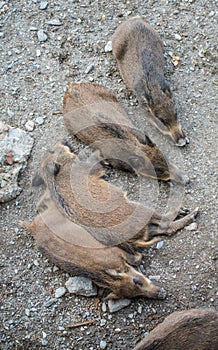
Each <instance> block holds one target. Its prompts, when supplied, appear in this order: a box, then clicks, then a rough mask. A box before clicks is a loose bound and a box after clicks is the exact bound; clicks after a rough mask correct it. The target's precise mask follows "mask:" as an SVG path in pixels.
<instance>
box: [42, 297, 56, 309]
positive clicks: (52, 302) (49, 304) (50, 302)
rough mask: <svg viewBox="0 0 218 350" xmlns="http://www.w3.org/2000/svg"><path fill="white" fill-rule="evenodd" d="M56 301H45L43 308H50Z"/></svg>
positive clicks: (54, 299)
mask: <svg viewBox="0 0 218 350" xmlns="http://www.w3.org/2000/svg"><path fill="white" fill-rule="evenodd" d="M56 301H57V298H52V299H49V300H48V301H46V303H45V304H44V305H45V307H50V306H52V304H54V303H56Z"/></svg>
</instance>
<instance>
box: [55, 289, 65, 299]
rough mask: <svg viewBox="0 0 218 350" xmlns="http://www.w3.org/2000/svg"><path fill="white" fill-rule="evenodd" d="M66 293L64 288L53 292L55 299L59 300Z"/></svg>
mask: <svg viewBox="0 0 218 350" xmlns="http://www.w3.org/2000/svg"><path fill="white" fill-rule="evenodd" d="M65 293H66V288H64V287H60V288H58V289H56V291H55V298H61V297H62V296H63V295H64V294H65Z"/></svg>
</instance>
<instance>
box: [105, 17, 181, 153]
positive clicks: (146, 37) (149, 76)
mask: <svg viewBox="0 0 218 350" xmlns="http://www.w3.org/2000/svg"><path fill="white" fill-rule="evenodd" d="M112 48H113V54H114V56H115V58H116V60H117V63H118V68H119V70H120V73H121V76H122V78H123V80H124V82H125V83H126V85H127V86H128V88H129V89H131V90H132V91H133V92H134V93H135V94H136V96H137V99H138V100H139V102H140V103H143V102H145V101H146V102H147V103H148V106H149V109H150V111H151V113H152V115H153V117H152V121H153V122H154V124H155V125H156V126H157V127H158V128H159V129H160V130H161V131H162V132H163V133H164V134H169V135H170V136H171V138H172V139H173V140H174V142H176V143H177V144H178V146H184V145H185V143H186V142H187V139H186V137H185V134H184V132H183V131H182V129H181V126H180V123H179V121H178V119H177V115H176V111H175V108H174V103H173V98H172V93H171V90H170V87H169V84H168V82H167V81H166V79H165V77H164V66H165V62H164V56H163V45H162V41H161V39H160V37H159V35H158V34H157V33H156V32H155V30H154V29H153V28H152V27H151V26H150V25H149V24H148V22H147V21H146V20H145V18H144V17H133V18H131V19H128V20H127V21H125V22H123V23H122V24H121V25H120V26H119V27H118V28H117V30H116V31H115V33H114V35H113V36H112Z"/></svg>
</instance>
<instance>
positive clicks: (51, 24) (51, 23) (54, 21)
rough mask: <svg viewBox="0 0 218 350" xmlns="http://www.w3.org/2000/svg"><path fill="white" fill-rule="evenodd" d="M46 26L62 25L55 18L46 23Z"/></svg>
mask: <svg viewBox="0 0 218 350" xmlns="http://www.w3.org/2000/svg"><path fill="white" fill-rule="evenodd" d="M46 24H49V25H50V26H62V24H63V23H61V21H60V20H59V19H58V18H57V19H51V20H50V21H48V22H46Z"/></svg>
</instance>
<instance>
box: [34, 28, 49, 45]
mask: <svg viewBox="0 0 218 350" xmlns="http://www.w3.org/2000/svg"><path fill="white" fill-rule="evenodd" d="M37 36H38V40H39V41H41V42H44V41H46V40H47V39H48V36H47V35H46V34H45V33H44V31H43V30H42V29H40V30H38V32H37Z"/></svg>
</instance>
